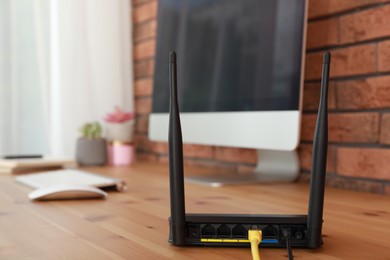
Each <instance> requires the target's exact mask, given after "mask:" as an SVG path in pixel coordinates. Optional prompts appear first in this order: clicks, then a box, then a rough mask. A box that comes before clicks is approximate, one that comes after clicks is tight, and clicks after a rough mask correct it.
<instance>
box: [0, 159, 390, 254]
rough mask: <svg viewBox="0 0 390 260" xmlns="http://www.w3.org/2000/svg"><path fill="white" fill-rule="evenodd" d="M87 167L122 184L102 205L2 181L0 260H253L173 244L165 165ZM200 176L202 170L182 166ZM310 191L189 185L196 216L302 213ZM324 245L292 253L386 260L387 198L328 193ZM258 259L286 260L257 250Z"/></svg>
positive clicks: (389, 231)
mask: <svg viewBox="0 0 390 260" xmlns="http://www.w3.org/2000/svg"><path fill="white" fill-rule="evenodd" d="M89 170H91V171H94V172H98V173H102V174H106V175H109V176H113V177H118V178H122V179H124V180H125V181H126V182H127V183H128V190H127V191H125V192H122V193H117V192H112V193H109V196H108V198H107V200H82V201H52V202H30V201H29V200H28V198H27V193H28V192H29V191H30V189H29V188H27V187H24V186H22V185H20V184H18V183H16V182H15V181H14V176H0V203H1V204H0V205H1V208H0V259H24V258H29V259H184V260H186V259H251V254H250V250H249V248H202V247H184V248H181V247H175V246H172V245H170V244H169V243H168V242H167V240H168V221H167V219H168V217H169V187H168V167H167V165H162V164H160V165H156V164H152V165H147V164H135V165H134V166H132V167H129V168H108V167H104V168H90V169H89ZM187 172H188V173H189V174H203V173H204V172H207V170H204V169H187ZM308 191H309V190H308V186H307V185H305V184H297V183H294V184H271V185H270V184H268V185H245V186H231V187H222V188H211V187H203V186H197V185H190V184H187V185H186V203H187V204H186V207H187V211H188V212H193V213H195V212H196V213H201V212H204V213H281V214H282V213H286V214H289V213H291V214H305V213H306V211H307V201H308V197H307V196H308ZM323 233H324V238H323V239H324V245H323V246H322V247H321V248H320V249H317V250H309V249H294V250H293V253H294V255H295V257H296V259H302V260H303V259H390V239H389V238H390V197H388V196H387V197H386V196H380V195H373V194H367V193H358V192H350V191H344V190H337V189H328V188H327V189H326V194H325V210H324V232H323ZM260 254H261V257H262V259H265V260H267V259H287V254H286V251H285V249H261V250H260Z"/></svg>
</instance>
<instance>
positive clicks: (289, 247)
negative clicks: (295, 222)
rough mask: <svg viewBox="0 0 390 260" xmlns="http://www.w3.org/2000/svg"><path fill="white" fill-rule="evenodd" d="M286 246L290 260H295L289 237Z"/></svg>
mask: <svg viewBox="0 0 390 260" xmlns="http://www.w3.org/2000/svg"><path fill="white" fill-rule="evenodd" d="M286 246H287V255H288V259H289V260H294V256H293V253H292V249H291V238H290V237H289V236H288V237H286Z"/></svg>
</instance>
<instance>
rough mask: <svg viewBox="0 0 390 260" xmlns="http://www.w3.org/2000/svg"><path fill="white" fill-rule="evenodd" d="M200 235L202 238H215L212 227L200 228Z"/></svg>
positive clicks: (208, 225)
mask: <svg viewBox="0 0 390 260" xmlns="http://www.w3.org/2000/svg"><path fill="white" fill-rule="evenodd" d="M201 234H202V237H204V238H208V237H209V238H213V237H215V228H214V227H213V226H212V225H210V224H207V225H205V226H204V227H203V228H202V231H201Z"/></svg>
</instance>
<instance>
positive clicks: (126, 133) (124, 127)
mask: <svg viewBox="0 0 390 260" xmlns="http://www.w3.org/2000/svg"><path fill="white" fill-rule="evenodd" d="M104 120H105V121H106V123H107V128H106V138H107V141H109V142H112V141H116V142H124V143H132V141H133V127H134V113H133V112H125V111H123V110H122V109H121V108H120V107H115V110H114V112H113V113H108V114H107V115H106V117H105V118H104Z"/></svg>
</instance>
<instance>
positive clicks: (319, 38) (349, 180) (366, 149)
mask: <svg viewBox="0 0 390 260" xmlns="http://www.w3.org/2000/svg"><path fill="white" fill-rule="evenodd" d="M132 3H133V21H132V22H133V41H134V50H133V51H134V75H135V104H136V106H135V109H136V114H137V122H136V147H137V156H138V159H139V160H149V161H153V162H166V161H167V155H168V146H167V144H166V143H160V142H151V141H149V139H148V136H147V135H148V114H149V113H150V111H151V104H152V92H153V69H154V53H155V46H156V28H157V22H156V16H157V6H158V1H157V0H132ZM324 50H329V51H331V52H332V55H333V56H332V67H331V71H330V76H331V81H330V91H329V109H330V114H329V130H330V132H329V151H328V166H327V183H328V185H330V186H335V187H343V188H347V189H356V190H364V191H370V192H376V193H387V194H390V1H389V0H386V1H385V0H342V1H340V0H309V20H308V31H307V50H306V52H307V53H306V68H305V86H304V100H303V110H304V113H303V120H302V131H301V144H300V147H299V154H300V160H301V168H302V174H301V177H300V179H301V181H306V180H308V179H309V176H310V167H311V145H312V144H311V143H312V138H313V129H314V124H315V119H316V108H317V106H318V98H319V85H320V77H321V60H322V53H323V51H324ZM184 155H185V158H186V163H187V164H192V165H199V166H208V167H217V168H223V169H224V170H230V171H241V170H248V169H252V168H253V167H254V165H255V164H256V152H255V151H254V150H252V149H239V148H225V147H213V146H201V145H185V146H184Z"/></svg>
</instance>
